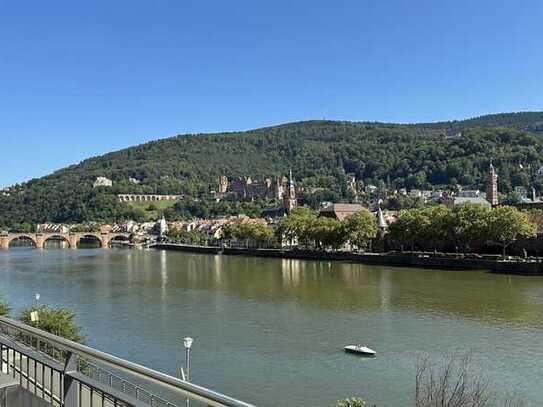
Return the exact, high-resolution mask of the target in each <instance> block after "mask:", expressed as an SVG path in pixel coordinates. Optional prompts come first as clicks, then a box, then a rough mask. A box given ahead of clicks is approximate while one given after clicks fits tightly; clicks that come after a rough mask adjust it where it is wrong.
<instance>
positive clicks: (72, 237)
mask: <svg viewBox="0 0 543 407" xmlns="http://www.w3.org/2000/svg"><path fill="white" fill-rule="evenodd" d="M78 243H79V236H77V235H76V234H72V233H70V234H69V235H68V244H69V245H70V249H72V250H74V249H77V244H78Z"/></svg>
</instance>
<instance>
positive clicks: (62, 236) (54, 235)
mask: <svg viewBox="0 0 543 407" xmlns="http://www.w3.org/2000/svg"><path fill="white" fill-rule="evenodd" d="M48 240H58V241H63V242H66V243H68V248H71V247H72V242H70V239H69V238H68V237H67V236H66V235H65V234H61V233H51V234H47V235H45V236H43V238H42V242H41V245H42V248H45V243H46V242H47V241H48Z"/></svg>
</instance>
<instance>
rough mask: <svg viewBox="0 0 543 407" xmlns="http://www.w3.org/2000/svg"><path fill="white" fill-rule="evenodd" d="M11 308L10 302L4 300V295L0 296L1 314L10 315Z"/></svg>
mask: <svg viewBox="0 0 543 407" xmlns="http://www.w3.org/2000/svg"><path fill="white" fill-rule="evenodd" d="M10 310H11V308H10V306H9V305H8V303H7V302H6V301H5V300H4V298H3V297H2V296H0V316H6V315H8V314H9V311H10Z"/></svg>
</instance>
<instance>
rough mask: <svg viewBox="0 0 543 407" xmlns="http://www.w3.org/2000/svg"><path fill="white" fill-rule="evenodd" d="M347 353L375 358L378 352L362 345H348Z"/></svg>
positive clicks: (346, 347)
mask: <svg viewBox="0 0 543 407" xmlns="http://www.w3.org/2000/svg"><path fill="white" fill-rule="evenodd" d="M345 352H347V353H356V354H357V355H365V356H375V355H377V352H375V351H374V350H373V349H370V348H368V347H367V346H362V345H347V346H345Z"/></svg>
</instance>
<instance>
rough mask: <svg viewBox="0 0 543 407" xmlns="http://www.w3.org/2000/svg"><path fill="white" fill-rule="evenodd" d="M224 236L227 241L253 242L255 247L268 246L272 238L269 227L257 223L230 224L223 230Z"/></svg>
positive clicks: (272, 234)
mask: <svg viewBox="0 0 543 407" xmlns="http://www.w3.org/2000/svg"><path fill="white" fill-rule="evenodd" d="M224 236H225V237H226V238H227V239H235V240H239V241H246V245H247V246H248V245H249V242H253V243H254V244H256V245H257V246H259V245H262V244H265V243H266V244H268V243H269V242H270V241H271V240H272V239H273V236H274V233H273V229H272V228H271V226H269V225H267V224H266V223H263V222H258V221H241V222H235V223H230V224H228V225H226V226H225V228H224Z"/></svg>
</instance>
